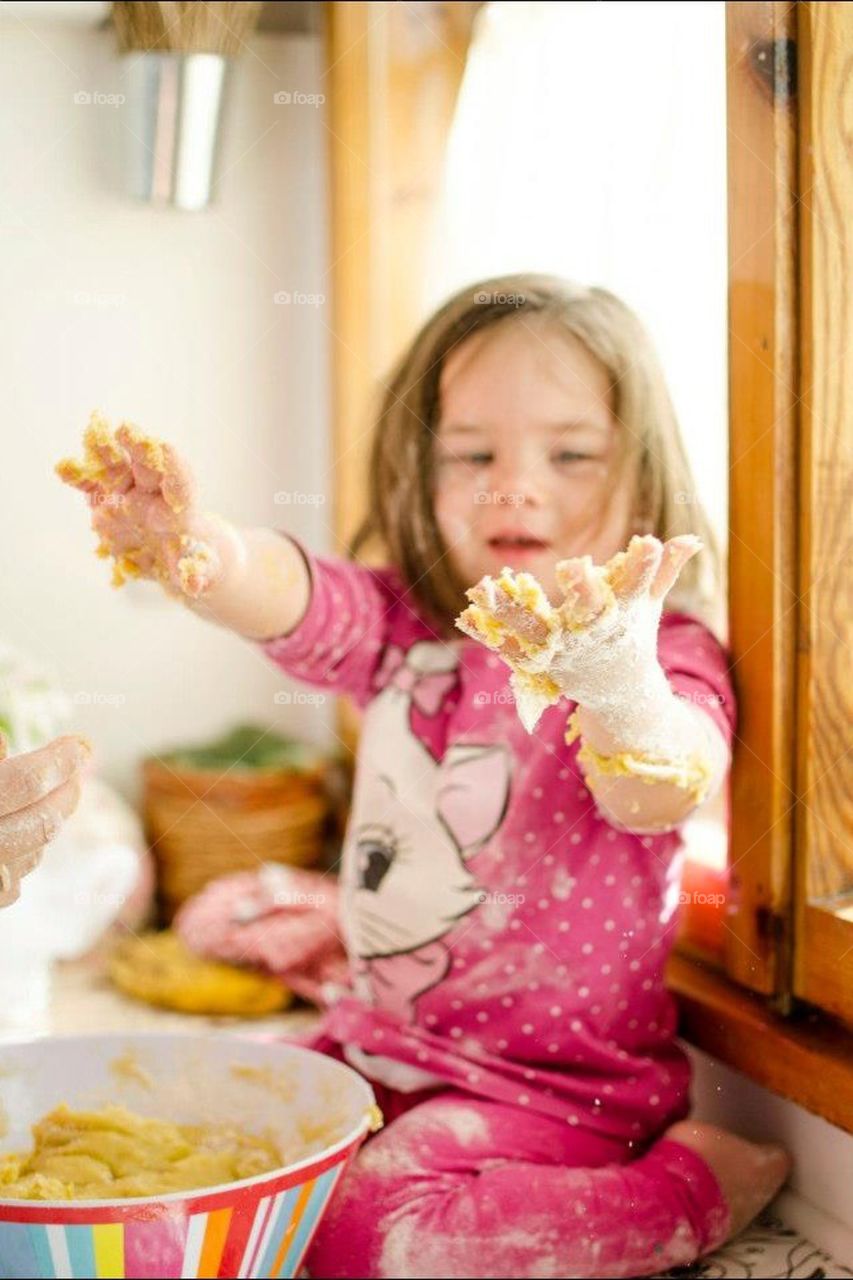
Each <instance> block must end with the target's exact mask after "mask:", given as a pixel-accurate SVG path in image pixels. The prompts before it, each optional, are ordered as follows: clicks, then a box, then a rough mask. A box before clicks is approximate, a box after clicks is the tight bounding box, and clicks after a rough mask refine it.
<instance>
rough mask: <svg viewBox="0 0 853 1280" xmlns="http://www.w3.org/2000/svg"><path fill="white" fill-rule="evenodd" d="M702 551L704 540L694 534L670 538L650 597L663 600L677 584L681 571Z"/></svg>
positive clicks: (665, 546) (665, 545)
mask: <svg viewBox="0 0 853 1280" xmlns="http://www.w3.org/2000/svg"><path fill="white" fill-rule="evenodd" d="M701 549H702V539H701V538H697V537H696V535H695V534H694V533H680V534H678V535H677V536H676V537H674V538H670V539H669V540H668V541H667V542H666V543H665V544H664V548H663V555H662V556H661V562H660V568H659V569H658V571H657V574H656V575H655V580H654V582H653V583H652V587H651V591H650V593H649V594H650V595H651V596H652V597H653V598H654V599H655V600H660V599H662V598H663V597H664V596H665V595H666V593H667V592H668V591H669V590H670V589H671V588H672V586H673V585H674V584H675V582H676V580H677V578H678V575H679V574H680V573H681V570H682V569H683V568H684V566H685V565H686V564H687V561H688V560H690V559H691V558H692V557H693V556H695V555H696V552H697V551H701Z"/></svg>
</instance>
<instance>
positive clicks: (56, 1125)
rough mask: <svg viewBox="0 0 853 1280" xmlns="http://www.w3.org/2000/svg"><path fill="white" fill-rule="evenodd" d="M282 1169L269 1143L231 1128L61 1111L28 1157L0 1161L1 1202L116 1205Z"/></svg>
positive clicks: (119, 1113)
mask: <svg viewBox="0 0 853 1280" xmlns="http://www.w3.org/2000/svg"><path fill="white" fill-rule="evenodd" d="M282 1163H283V1161H282V1158H281V1154H280V1152H279V1150H278V1148H277V1146H276V1145H275V1143H274V1142H273V1141H272V1140H271V1139H270V1138H268V1137H264V1136H259V1135H253V1134H247V1133H243V1132H241V1131H240V1130H239V1129H236V1128H234V1127H233V1126H229V1125H179V1124H173V1123H172V1122H171V1121H168V1120H152V1119H149V1118H147V1117H145V1116H140V1115H137V1114H136V1113H135V1112H133V1111H128V1110H127V1109H126V1108H124V1107H120V1106H108V1107H103V1108H102V1109H101V1110H99V1111H72V1110H71V1109H70V1108H69V1107H67V1106H65V1105H64V1104H62V1105H60V1106H58V1107H55V1108H54V1110H53V1111H51V1112H49V1114H48V1115H46V1116H44V1117H43V1118H42V1119H41V1120H39V1121H38V1122H37V1123H36V1124H34V1125H33V1150H32V1151H31V1152H30V1153H29V1154H26V1155H24V1154H15V1155H3V1156H0V1198H3V1199H13V1200H112V1199H115V1198H125V1197H127V1196H159V1195H167V1194H168V1193H170V1192H175V1191H191V1190H194V1189H195V1188H198V1187H212V1186H218V1185H220V1184H222V1183H227V1182H238V1181H240V1179H241V1178H253V1177H256V1176H257V1175H259V1174H262V1173H267V1172H269V1171H270V1170H272V1169H277V1168H279V1166H280V1165H281V1164H282Z"/></svg>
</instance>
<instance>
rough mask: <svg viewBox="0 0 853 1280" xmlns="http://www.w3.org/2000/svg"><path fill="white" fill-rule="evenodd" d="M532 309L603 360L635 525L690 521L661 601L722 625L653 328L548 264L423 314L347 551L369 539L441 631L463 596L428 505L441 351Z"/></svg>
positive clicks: (393, 385) (382, 414) (718, 571)
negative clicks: (680, 565) (692, 539)
mask: <svg viewBox="0 0 853 1280" xmlns="http://www.w3.org/2000/svg"><path fill="white" fill-rule="evenodd" d="M525 316H527V317H531V318H532V317H534V316H535V317H537V319H539V318H541V319H542V320H546V321H548V322H549V323H550V324H552V325H554V326H555V327H557V328H562V330H563V331H564V332H565V333H566V334H569V335H571V336H573V337H574V338H576V339H579V340H580V341H581V342H582V343H583V344H584V346H585V347H586V348H587V349H588V350H589V351H590V352H591V353H592V355H593V356H595V357H596V358H597V359H598V360H599V361H600V363H601V364H602V365H603V366H604V368H605V369H606V370H607V372H608V374H609V377H610V381H611V384H612V386H611V390H612V393H613V407H614V414H615V418H616V421H617V423H619V424H620V425H621V426H622V427H623V428H624V432H623V451H622V457H623V462H624V463H625V464H626V465H630V464H633V465H634V466H635V473H634V474H635V476H636V484H635V492H634V504H633V511H632V513H631V517H632V522H633V527H634V529H635V530H637V531H638V532H645V533H653V534H655V535H656V536H657V537H658V538H660V539H662V540H663V539H666V538H671V537H673V536H675V535H676V534H679V533H695V534H697V535H698V536H699V537H700V538H701V539H702V542H703V544H704V545H703V550H702V551H700V552H699V554H698V555H696V556H694V557H693V558H692V559H691V560H689V561H688V563H687V564H686V565H685V567H684V569H683V570H682V572H681V575H680V577H679V579H678V582H677V583H676V585H675V587H674V588H673V589H672V591H671V592H670V593H669V595H668V596H667V598H666V604H665V607H666V608H668V609H670V610H674V609H682V610H684V611H685V612H688V613H692V614H693V615H694V616H697V617H700V618H701V619H702V620H703V621H704V622H705V623H706V624H707V625H708V626H710V627H711V628H712V629H713V630H715V631H716V632H717V633H718V634H719V635H720V636H721V638H723V637H724V630H725V622H724V601H723V567H722V556H721V553H720V549H719V546H718V543H717V538H716V535H715V533H714V530H713V527H712V525H711V522H710V520H709V519H708V516H707V514H706V512H705V511H704V509H703V507H702V505H701V503H700V502H699V500H698V496H697V491H696V485H695V483H694V480H693V477H692V474H691V471H690V465H689V463H688V461H687V455H686V452H685V449H684V444H683V441H682V438H681V433H680V431H679V427H678V422H677V419H676V415H675V410H674V408H673V405H672V401H671V399H670V396H669V392H668V390H667V386H666V382H665V380H664V376H663V371H662V369H661V366H660V362H659V360H658V357H657V354H656V352H655V350H654V347H653V345H652V342H651V339H650V338H649V335H648V333H647V332H646V330H645V328H644V327H643V325H642V324H641V323H640V321H639V319H638V318H637V316H636V315H635V314H634V312H633V311H631V309H630V308H629V307H627V306H626V305H625V303H624V302H622V301H621V300H620V299H619V298H617V297H616V296H615V295H614V294H612V293H610V292H609V291H608V290H607V289H599V288H583V287H579V286H576V285H574V284H572V283H570V282H568V281H565V280H561V279H559V278H558V277H554V276H543V275H529V274H518V275H506V276H497V277H494V278H492V279H488V280H482V281H480V282H478V283H477V284H472V285H468V286H467V287H466V288H464V289H460V290H459V292H458V293H456V294H454V295H453V297H451V298H449V299H448V301H447V302H445V303H444V305H443V306H442V307H440V308H439V310H438V311H437V312H436V313H435V314H434V315H433V316H432V317H431V318H430V319H429V320H428V321H427V322H426V323H425V324H424V325H423V327H422V328H421V330H420V331H419V333H418V334H417V335H416V336H415V338H414V339H413V341H412V342H411V343H410V345H409V347H408V349H407V350H406V352H405V353H404V355H403V356H402V358H401V359H400V360H399V361H398V363H397V365H396V367H395V368H394V370H393V371H392V373H391V375H390V378H389V380H388V381H387V383H386V384H385V388H384V393H383V395H382V400H381V404H380V408H379V414H378V420H377V424H376V430H375V434H374V438H373V444H372V449H371V453H370V459H369V468H370V470H369V481H368V514H367V515H366V517H365V518H364V520H363V521H362V523H361V525H360V527H359V528H358V530H357V531H356V533H355V535H354V537H353V538H352V540H351V542H350V544H349V546H348V552H349V555H350V556H351V557H355V556H358V555H359V553H360V552H361V551H362V549H363V548H366V547H369V546H370V545H371V544H375V545H376V546H377V547H381V550H382V553H383V554H384V555H385V556H386V557H387V558H388V559H390V561H391V562H392V563H393V564H394V565H395V566H396V568H397V570H398V571H399V573H400V575H401V578H402V580H403V582H404V584H405V586H406V587H407V588H408V590H409V591H410V593H411V595H412V597H413V599H414V600H415V601H416V602H417V604H418V605H419V606H420V607H421V609H422V610H423V611H424V612H425V613H426V614H427V616H428V617H430V618H431V620H432V621H433V623H434V624H435V625H436V626H437V628H438V629H439V631H441V630H445V631H446V634H447V635H450V634H452V633H453V618H454V617H456V615H457V614H458V613H459V612H460V611H461V610H462V609H464V608H465V606H466V604H467V603H468V601H467V599H466V597H465V588H466V587H468V586H472V585H473V584H472V583H467V582H464V583H463V582H461V581H460V580H459V578H458V576H457V574H456V572H455V571H454V567H453V563H452V560H451V557H450V554H449V550H448V547H447V546H446V543H445V541H444V539H443V538H442V535H441V531H440V529H439V527H438V523H437V521H436V516H435V510H434V505H433V477H434V466H433V456H434V447H433V446H434V442H435V436H436V432H437V430H438V422H439V415H440V409H441V401H440V379H441V373H442V368H443V365H444V361H445V359H446V358H447V356H448V354H449V353H450V352H451V351H452V350H453V349H454V348H455V347H457V346H458V345H459V344H460V343H462V342H464V340H465V339H466V338H468V337H470V336H471V335H472V334H475V333H480V332H482V331H483V330H485V329H488V328H490V327H492V326H494V325H497V324H502V323H506V322H507V321H509V320H513V319H514V320H523V318H524V317H525Z"/></svg>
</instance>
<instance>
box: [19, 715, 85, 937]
mask: <svg viewBox="0 0 853 1280" xmlns="http://www.w3.org/2000/svg"><path fill="white" fill-rule="evenodd" d="M6 750H7V743H6V739H5V738H4V737H3V735H2V734H0V907H7V906H9V905H10V903H12V902H15V901H16V899H17V898H18V896H19V895H20V882H21V880H22V879H23V877H24V876H26V875H28V874H29V872H30V871H32V870H33V868H34V867H36V866H37V865H38V862H39V859H40V858H41V855H42V853H43V851H44V848H45V845H47V844H48V843H49V842H50V841H51V840H52V839H53V837H54V836H55V835H56V833H57V832H58V831H59V828H60V827H61V826H62V824H63V822H64V821H65V819H66V818H68V817H69V816H70V815H71V814H72V813H73V812H74V810H75V809H76V807H77V802H78V800H79V798H80V784H81V780H82V776H83V771H84V769H85V766H86V764H87V763H88V761H89V759H90V758H91V754H92V753H91V748H90V747H89V744H88V743H87V741H86V739H85V738H80V737H77V736H76V735H74V734H66V735H65V736H64V737H61V738H56V739H54V741H53V742H50V743H48V745H47V746H46V747H40V748H39V749H38V750H37V751H28V752H26V753H25V754H23V755H20V756H15V757H13V758H12V759H7V758H6ZM0 927H2V926H0Z"/></svg>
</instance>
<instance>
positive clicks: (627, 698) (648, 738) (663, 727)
mask: <svg viewBox="0 0 853 1280" xmlns="http://www.w3.org/2000/svg"><path fill="white" fill-rule="evenodd" d="M679 702H680V700H679V699H678V698H677V697H676V695H675V694H674V693H673V691H672V689H671V687H670V684H669V681H668V679H667V677H666V673H665V672H664V670H663V668H662V667H661V666H660V664H659V663H658V661H657V659H655V660H654V662H653V663H652V664H651V665H650V666H649V667H648V669H647V670H645V671H643V672H642V673H641V674H640V673H634V674H632V676H631V678H630V679H626V678H625V676H624V674H621V675H620V676H619V677H618V678H616V679H614V681H613V682H612V684H611V686H610V688H609V690H608V691H607V692H606V693H602V694H598V695H597V696H596V697H595V698H594V699H590V700H589V701H585V700H583V699H578V700H577V711H576V714H575V716H574V717H573V718H574V721H575V724H576V727H577V729H578V731H579V732H581V733H582V734H583V736H584V738H585V739H586V740H587V741H588V742H589V743H590V744H591V745H592V746H593V747H594V748H595V749H596V750H597V751H601V752H608V753H609V752H618V751H631V750H640V751H655V750H656V749H657V750H664V751H665V750H666V749H667V746H670V748H671V744H672V740H673V730H674V729H675V727H676V722H678V723H680V722H681V721H682V714H681V708H680V706H679Z"/></svg>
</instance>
